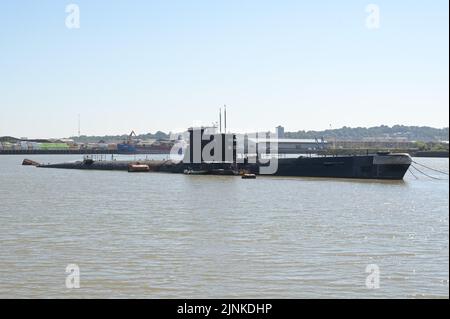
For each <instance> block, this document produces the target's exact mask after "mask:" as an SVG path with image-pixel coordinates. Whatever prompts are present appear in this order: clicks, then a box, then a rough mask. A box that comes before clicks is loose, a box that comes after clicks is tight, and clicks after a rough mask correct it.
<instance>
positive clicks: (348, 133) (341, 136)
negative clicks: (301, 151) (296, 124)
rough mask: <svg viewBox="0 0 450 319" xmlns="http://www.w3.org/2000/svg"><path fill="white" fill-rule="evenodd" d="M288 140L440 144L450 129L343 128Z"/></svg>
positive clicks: (302, 133)
mask: <svg viewBox="0 0 450 319" xmlns="http://www.w3.org/2000/svg"><path fill="white" fill-rule="evenodd" d="M285 137H286V138H322V137H323V138H324V139H328V140H330V139H336V140H340V141H361V140H364V139H371V138H373V139H376V138H406V139H407V140H408V141H422V142H439V141H448V140H449V128H448V127H447V128H442V129H438V128H433V127H427V126H404V125H394V126H392V127H389V126H386V125H381V126H375V127H369V128H367V127H356V128H351V127H346V126H344V127H342V128H340V129H331V130H324V131H298V132H286V133H285Z"/></svg>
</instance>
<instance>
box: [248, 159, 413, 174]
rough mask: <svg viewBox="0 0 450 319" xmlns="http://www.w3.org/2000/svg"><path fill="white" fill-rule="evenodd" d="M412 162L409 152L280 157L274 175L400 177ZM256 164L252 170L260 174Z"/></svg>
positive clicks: (259, 167)
mask: <svg viewBox="0 0 450 319" xmlns="http://www.w3.org/2000/svg"><path fill="white" fill-rule="evenodd" d="M410 165H411V157H410V156H409V155H408V154H389V155H368V156H336V157H299V158H292V159H278V168H277V170H276V172H275V173H273V174H271V175H275V176H302V177H329V178H359V179H388V180H401V179H403V177H404V176H405V174H406V172H407V171H408V169H409V166H410ZM261 167H264V166H261V165H260V166H254V167H253V168H252V173H255V174H260V172H261Z"/></svg>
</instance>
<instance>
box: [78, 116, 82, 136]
mask: <svg viewBox="0 0 450 319" xmlns="http://www.w3.org/2000/svg"><path fill="white" fill-rule="evenodd" d="M80 136H81V116H80V114H78V137H80Z"/></svg>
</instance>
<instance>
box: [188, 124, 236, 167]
mask: <svg viewBox="0 0 450 319" xmlns="http://www.w3.org/2000/svg"><path fill="white" fill-rule="evenodd" d="M188 133H189V146H188V148H187V149H186V152H185V156H184V159H183V163H185V164H188V163H191V164H204V163H228V164H234V163H236V156H237V154H236V134H233V133H220V132H217V127H191V128H189V129H188Z"/></svg>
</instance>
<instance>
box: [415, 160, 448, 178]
mask: <svg viewBox="0 0 450 319" xmlns="http://www.w3.org/2000/svg"><path fill="white" fill-rule="evenodd" d="M412 162H413V163H414V164H417V165H420V166H422V167H425V168H428V169H429V170H432V171H435V172H438V173H441V174H444V175H447V176H448V173H447V172H444V171H440V170H438V169H435V168H432V167H428V166H426V165H423V164H420V163H418V162H416V161H412Z"/></svg>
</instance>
